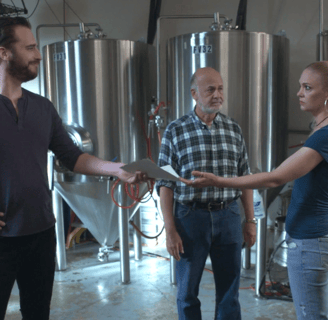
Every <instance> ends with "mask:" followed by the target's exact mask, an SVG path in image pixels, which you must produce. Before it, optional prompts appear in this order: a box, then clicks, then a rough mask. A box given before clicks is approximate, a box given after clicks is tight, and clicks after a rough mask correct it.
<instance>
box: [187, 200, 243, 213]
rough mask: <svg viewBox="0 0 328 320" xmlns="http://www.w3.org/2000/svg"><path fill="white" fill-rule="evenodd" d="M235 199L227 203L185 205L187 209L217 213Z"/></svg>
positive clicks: (190, 203)
mask: <svg viewBox="0 0 328 320" xmlns="http://www.w3.org/2000/svg"><path fill="white" fill-rule="evenodd" d="M236 200H237V199H232V200H228V201H222V202H208V203H204V202H189V203H187V204H186V205H187V206H188V207H192V208H193V209H206V210H208V211H218V210H223V209H226V208H227V207H228V205H229V204H231V203H232V202H234V201H236Z"/></svg>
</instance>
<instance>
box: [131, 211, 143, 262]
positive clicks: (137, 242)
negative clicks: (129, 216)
mask: <svg viewBox="0 0 328 320" xmlns="http://www.w3.org/2000/svg"><path fill="white" fill-rule="evenodd" d="M133 222H134V224H135V225H136V226H137V227H138V228H139V229H140V230H141V213H140V207H139V209H138V211H137V212H136V214H135V215H134V217H133ZM133 245H134V258H135V260H141V259H142V246H141V235H140V234H139V233H138V232H137V230H136V229H133Z"/></svg>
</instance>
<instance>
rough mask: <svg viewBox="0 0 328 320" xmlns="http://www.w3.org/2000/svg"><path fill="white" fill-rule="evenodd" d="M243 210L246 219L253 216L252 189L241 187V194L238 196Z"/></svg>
mask: <svg viewBox="0 0 328 320" xmlns="http://www.w3.org/2000/svg"><path fill="white" fill-rule="evenodd" d="M240 199H241V202H242V204H243V207H244V211H245V218H246V219H253V218H254V205H253V190H252V189H243V194H242V195H241V197H240Z"/></svg>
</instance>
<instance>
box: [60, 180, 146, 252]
mask: <svg viewBox="0 0 328 320" xmlns="http://www.w3.org/2000/svg"><path fill="white" fill-rule="evenodd" d="M113 183H114V182H112V181H103V182H97V181H95V182H85V183H70V182H58V181H57V182H56V183H55V188H56V189H57V190H58V192H59V193H60V195H61V196H62V197H63V199H64V200H65V201H66V202H67V203H68V205H69V206H70V208H71V209H72V210H73V211H74V212H75V213H76V215H77V216H78V217H79V218H80V220H81V221H82V223H83V224H84V226H85V227H86V228H87V229H88V230H89V231H90V232H91V234H92V235H93V236H94V237H95V239H96V240H97V241H98V242H99V243H100V244H101V245H102V246H112V245H113V244H114V243H115V242H116V240H117V239H118V237H119V230H118V213H119V208H118V207H117V206H116V205H115V203H114V202H113V200H112V197H111V188H112V185H113ZM140 189H141V190H140V191H139V194H140V195H144V194H145V193H146V192H147V185H146V184H142V185H141V186H140ZM118 193H119V192H118V191H117V188H116V189H115V193H114V196H115V199H116V201H117V199H120V197H119V195H118ZM131 203H132V200H131V199H130V198H128V204H131ZM123 205H127V204H123ZM138 207H139V203H138V204H136V205H135V206H134V207H132V208H131V209H127V210H128V212H129V217H130V218H131V217H132V215H133V214H134V213H135V211H136V210H137V209H138Z"/></svg>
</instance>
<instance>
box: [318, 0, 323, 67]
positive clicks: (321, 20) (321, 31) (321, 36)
mask: <svg viewBox="0 0 328 320" xmlns="http://www.w3.org/2000/svg"><path fill="white" fill-rule="evenodd" d="M319 29H320V30H319V61H322V60H323V0H319Z"/></svg>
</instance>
